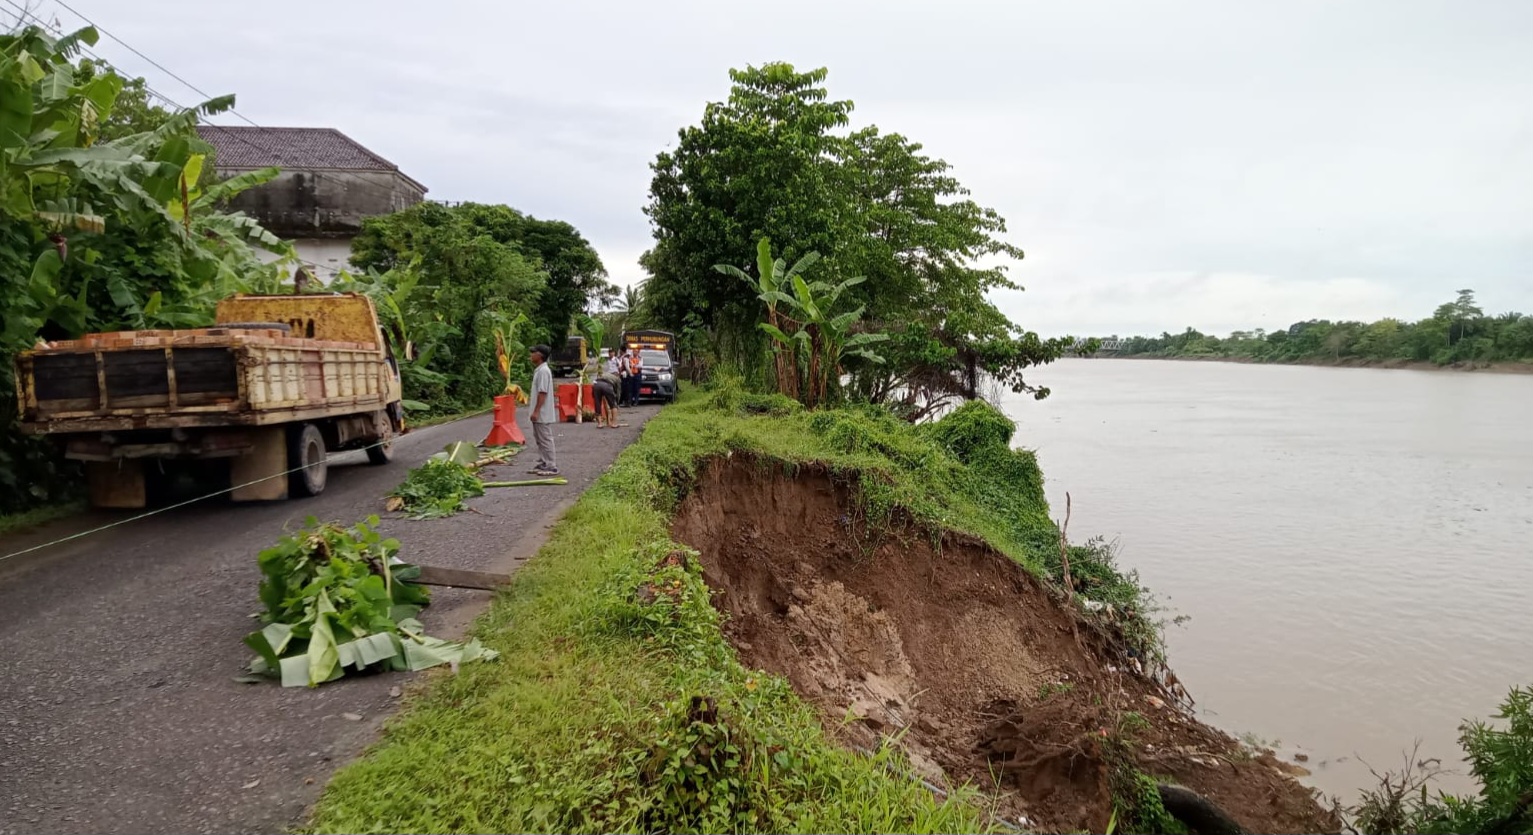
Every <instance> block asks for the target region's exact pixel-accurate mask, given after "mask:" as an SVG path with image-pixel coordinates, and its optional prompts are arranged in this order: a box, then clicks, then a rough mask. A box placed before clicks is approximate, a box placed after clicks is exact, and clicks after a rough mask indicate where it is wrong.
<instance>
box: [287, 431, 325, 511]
mask: <svg viewBox="0 0 1533 835" xmlns="http://www.w3.org/2000/svg"><path fill="white" fill-rule="evenodd" d="M287 466H288V468H289V469H291V470H293V472H291V473H289V474H288V493H289V494H291V495H293V496H318V495H319V494H320V493H323V492H324V491H325V476H326V473H327V472H328V471H329V465H328V464H327V463H326V457H325V436H324V435H322V434H321V433H320V431H319V427H318V426H315V425H314V424H312V423H305V424H302V425H301V426H297V427H294V428H293V429H292V430H290V431H289V432H288V446H287ZM300 467H301V468H302V469H298V468H300Z"/></svg>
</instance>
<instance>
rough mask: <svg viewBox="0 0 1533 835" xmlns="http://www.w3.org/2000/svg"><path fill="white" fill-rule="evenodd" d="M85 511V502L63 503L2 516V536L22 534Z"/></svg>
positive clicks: (0, 529) (0, 531)
mask: <svg viewBox="0 0 1533 835" xmlns="http://www.w3.org/2000/svg"><path fill="white" fill-rule="evenodd" d="M84 509H85V502H84V500H78V499H77V500H75V501H69V502H61V503H59V504H50V505H43V506H42V507H34V508H32V509H31V510H24V511H22V512H20V513H10V514H6V515H4V516H0V534H11V533H21V532H23V531H26V530H28V529H30V528H35V527H37V526H38V525H42V524H45V523H48V522H52V521H54V520H55V519H63V518H64V517H66V516H73V515H75V514H76V513H79V512H80V511H82V510H84Z"/></svg>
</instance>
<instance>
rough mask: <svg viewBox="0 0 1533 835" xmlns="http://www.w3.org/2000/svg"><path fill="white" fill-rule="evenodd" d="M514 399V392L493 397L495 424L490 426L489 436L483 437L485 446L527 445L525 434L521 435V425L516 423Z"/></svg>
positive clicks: (515, 398) (515, 397)
mask: <svg viewBox="0 0 1533 835" xmlns="http://www.w3.org/2000/svg"><path fill="white" fill-rule="evenodd" d="M516 400H517V396H516V395H515V394H502V395H500V396H499V397H497V398H495V425H494V426H493V427H491V428H490V434H489V436H488V437H486V438H485V439H484V445H485V446H487V447H493V446H505V445H506V444H520V445H522V446H526V445H527V436H526V435H523V434H522V429H521V427H520V426H517V425H516Z"/></svg>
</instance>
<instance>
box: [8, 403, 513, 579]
mask: <svg viewBox="0 0 1533 835" xmlns="http://www.w3.org/2000/svg"><path fill="white" fill-rule="evenodd" d="M480 414H483V412H481V413H480ZM395 440H397V439H396V438H387V439H383V440H379V441H377V442H374V443H371V444H368V445H367V446H365V447H357V448H356V449H355V450H346V451H347V452H362V451H364V450H369V449H372V448H374V447H380V446H384V445H385V444H391V443H393V442H394V441H395ZM307 466H309V465H307V464H300V465H298V466H296V467H291V468H289V469H286V470H283V471H282V472H280V473H274V474H272V475H269V476H263V477H261V478H258V479H255V480H254V481H247V482H245V483H244V484H236V485H234V486H232V487H226V488H224V489H223V490H215V491H213V492H211V493H207V494H205V495H202V496H196V497H194V498H190V499H187V500H185V501H182V502H177V503H175V504H172V505H166V506H165V507H157V508H155V509H154V510H150V511H147V512H144V513H140V514H138V515H137V516H130V517H128V518H126V519H118V520H117V521H115V522H108V523H107V524H105V525H101V526H99V527H95V528H91V529H90V530H86V531H79V532H77V533H72V534H70V535H68V536H62V537H59V538H58V539H55V540H53V541H51V542H44V543H41V544H39V545H33V546H32V547H30V548H23V549H21V550H20V551H12V552H11V553H9V554H5V555H4V556H0V562H5V561H6V560H8V559H11V558H12V557H19V556H22V555H24V554H31V553H33V552H36V551H41V550H43V549H45V548H52V547H53V546H55V545H62V544H64V543H65V542H70V541H72V540H76V539H83V538H85V537H87V536H91V535H93V534H98V533H101V532H102V531H106V530H111V529H112V528H116V527H121V526H122V525H126V524H128V523H129V522H137V521H139V520H140V519H148V518H149V517H151V516H158V515H159V514H161V513H167V512H169V511H172V510H176V509H177V508H182V507H186V506H187V505H192V504H196V503H197V502H201V501H206V500H208V499H211V498H213V497H215V496H222V495H224V494H225V493H233V492H234V491H235V490H240V489H243V488H246V487H253V486H255V485H257V484H260V483H262V482H266V481H271V480H272V479H274V478H285V477H287V476H289V475H292V474H293V473H296V472H298V471H299V470H302V469H305V468H306V467H307Z"/></svg>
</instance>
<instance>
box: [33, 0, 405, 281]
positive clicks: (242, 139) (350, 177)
mask: <svg viewBox="0 0 1533 835" xmlns="http://www.w3.org/2000/svg"><path fill="white" fill-rule="evenodd" d="M4 2H5V3H7V4H8V5H10V6H11V7H12V8H14V9H16V10H17V11H18V12H19V13H20V14H21V16H22V17H21V19H22V20H25V19H27V18H31V19H32V20H34V21H36V22H37V24H38V25H39V26H42V27H44V28H46V29H48V30H49V31H51V32H53V33H54V34H56V35H59V36H62V35H63V34H64V30H63V26H62V25H61V24H59V23H53V24H50V23H48V22H46V21H44V20H43V19H42V18H41V17H39V16H38V15H37V14H36V13H34V12H31V11H30V10H28V9H26V8H25V7H23V6H21V5H20V4H18V3H16V2H14V0H4ZM59 5H60V6H62V7H64V8H65V9H67V10H68V11H69V12H70V13H71V14H73V15H74V16H75V17H78V18H79V19H80V20H82V21H84V22H85V24H86V25H88V26H91V27H93V28H95V29H96V30H97V31H98V32H100V33H102V34H103V35H106V36H107V37H109V38H111V39H112V40H113V41H116V42H117V43H118V44H121V45H122V46H123V47H124V48H125V49H127V50H128V51H130V52H132V53H133V54H134V55H136V56H138V57H139V58H141V59H143V60H144V61H147V62H148V63H149V64H150V65H152V66H153V67H155V68H156V69H158V70H159V71H160V72H163V73H165V74H166V75H168V76H170V77H171V78H172V79H174V80H176V81H178V82H180V83H181V84H182V85H184V86H185V87H186V88H187V89H189V90H191V91H192V92H194V93H196V94H198V95H199V96H202V97H203V100H204V101H207V100H210V99H212V98H214V97H213V96H210V95H208V94H207V93H206V92H205V91H203V90H202V89H201V88H199V87H197V86H196V85H194V84H192V83H191V82H189V81H187V80H186V79H184V78H182V77H181V76H179V75H177V74H176V73H174V72H172V71H171V70H170V69H168V68H167V67H165V66H164V65H163V64H161V63H159V62H158V61H155V60H154V59H152V58H150V57H149V56H147V55H145V54H144V53H143V52H141V51H140V50H138V49H137V48H135V47H134V46H132V45H131V44H129V43H128V42H126V41H124V40H123V39H122V38H119V37H118V36H116V35H114V34H112V33H111V32H109V31H107V30H106V29H105V28H104V27H102V26H100V25H99V24H97V23H96V22H95V21H94V20H92V19H90V18H88V17H86V16H85V15H84V14H81V13H80V12H79V11H77V10H76V9H75V8H74V7H73V6H70V5H68V4H67V3H64V2H59ZM78 46H79V47H80V49H81V50H82V51H83V52H85V53H86V54H87V55H90V56H91V57H92V58H94V59H96V60H97V61H100V62H101V63H102V64H103V65H105V66H107V67H108V68H110V69H113V70H114V71H116V67H115V65H114V64H113V63H112V62H111V61H108V60H107V59H105V58H103V57H102V56H101V55H100V54H99V53H97V52H95V51H94V50H92V49H90V47H89V46H88V45H87V44H83V43H82V44H78ZM119 74H123V73H119ZM124 75H125V74H124ZM144 88H145V91H146V92H148V93H150V94H151V95H153V96H155V97H156V98H158V99H160V100H161V101H164V102H165V103H166V104H169V105H171V106H172V107H174V108H176V109H177V110H183V111H184V110H189V109H190V108H188V107H186V106H185V105H183V104H181V103H180V102H179V101H176V100H175V99H173V98H171V97H170V96H167V95H165V94H164V93H162V92H160V91H158V90H156V89H154V88H152V87H150V86H149V84H148V82H147V81H146V82H145V84H144ZM228 112H229V113H231V114H233V115H234V116H236V117H238V118H239V119H241V120H242V121H244V122H247V123H249V125H250V126H251V127H254V128H256V129H258V130H263V131H264V130H273V129H272V128H268V127H266V126H264V125H261V124H259V123H257V122H256V121H255V120H253V119H251V118H249V117H248V116H246V115H245V114H243V113H240V112H239V111H238V110H235V109H234V108H232V107H231V108H229V109H228ZM203 125H204V126H205V127H208V128H210V129H212V130H216V131H218V132H219V133H220V134H222V135H224V136H227V137H229V138H230V139H233V140H234V141H236V142H239V143H240V144H242V145H244V146H246V147H248V148H251V149H253V150H255V151H259V152H261V153H262V154H266V155H269V156H270V157H271V158H273V159H277V160H281V159H282V151H280V150H278V149H275V148H271V147H267V146H265V145H262V144H258V143H256V142H253V141H251V139H250V138H248V137H247V136H246V135H245V134H244V132H243V131H241V130H238V129H232V128H231V127H230V126H227V125H217V124H213V123H211V122H204V123H203ZM392 170H393V171H394V173H400V172H399V171H398V168H397V166H396V167H395V168H394V169H392ZM327 174H329V175H330V176H334V177H337V178H340V179H342V180H346V181H349V182H348V188H356V189H357V190H358V191H361V192H370V193H372V194H374V195H376V196H379V197H384V198H387V199H389V200H390V201H392V199H393V196H394V192H393V191H392V190H389V189H385V188H383V187H381V186H378V185H376V184H374V183H370V182H368V181H366V180H363V179H361V178H359V177H358V176H357V175H355V174H350V173H348V172H345V171H331V172H327ZM298 261H299V262H300V263H302V264H304V265H306V266H309V267H313V268H314V269H317V270H320V269H323V270H329V269H332V268H330V267H322V266H320V265H319V264H315V263H313V262H311V261H306V260H304V259H302V258H300V259H298Z"/></svg>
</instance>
